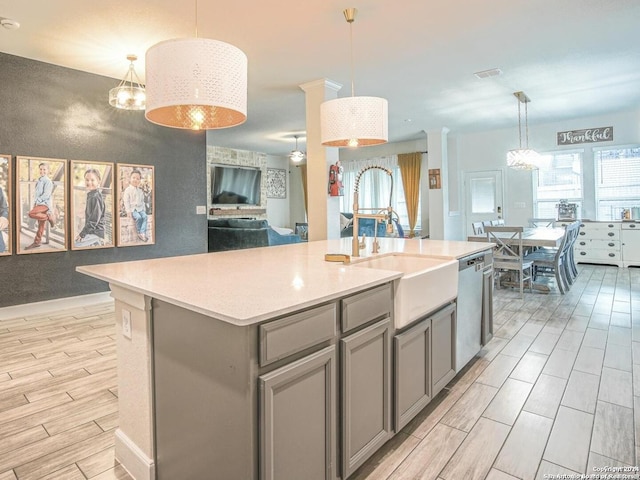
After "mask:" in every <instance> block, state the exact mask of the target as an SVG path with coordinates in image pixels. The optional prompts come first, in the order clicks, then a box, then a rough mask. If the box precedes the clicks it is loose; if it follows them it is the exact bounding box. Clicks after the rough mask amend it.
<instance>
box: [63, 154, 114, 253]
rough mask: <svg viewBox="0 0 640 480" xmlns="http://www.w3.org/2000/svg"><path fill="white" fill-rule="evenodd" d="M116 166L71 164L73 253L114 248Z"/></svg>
mask: <svg viewBox="0 0 640 480" xmlns="http://www.w3.org/2000/svg"><path fill="white" fill-rule="evenodd" d="M113 181H114V165H113V163H106V162H86V161H75V160H72V161H71V239H72V240H71V249H72V250H83V249H89V248H107V247H113V246H114V241H113V235H114V228H113V223H114V220H113V219H114V215H113V194H114V190H113Z"/></svg>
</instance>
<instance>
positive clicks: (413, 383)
mask: <svg viewBox="0 0 640 480" xmlns="http://www.w3.org/2000/svg"><path fill="white" fill-rule="evenodd" d="M393 344H394V345H393V346H394V360H395V362H394V368H395V372H394V373H395V375H394V378H395V385H394V386H395V390H394V391H395V403H394V404H395V415H394V422H395V430H396V432H399V431H400V430H401V429H402V428H403V427H404V426H405V425H406V424H407V423H409V422H410V421H411V419H412V418H413V417H415V416H416V414H417V413H418V412H419V411H420V410H422V409H423V408H424V407H425V406H426V405H427V404H428V403H429V402H430V401H431V318H427V319H425V320H423V321H421V322H419V323H418V324H417V325H415V326H413V327H411V328H410V329H409V330H407V331H406V332H403V333H401V334H399V335H396V336H395V337H393Z"/></svg>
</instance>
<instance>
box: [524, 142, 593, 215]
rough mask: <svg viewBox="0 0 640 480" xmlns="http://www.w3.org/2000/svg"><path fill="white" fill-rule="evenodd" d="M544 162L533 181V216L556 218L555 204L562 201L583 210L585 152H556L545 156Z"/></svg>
mask: <svg viewBox="0 0 640 480" xmlns="http://www.w3.org/2000/svg"><path fill="white" fill-rule="evenodd" d="M543 159H544V161H543V162H541V163H542V165H541V166H540V168H539V169H538V170H537V171H536V174H535V175H534V176H533V178H534V187H533V193H534V217H536V218H556V217H557V209H556V204H557V203H558V202H559V201H560V200H561V199H566V200H568V201H569V203H576V204H577V205H578V213H577V214H578V218H580V216H581V213H580V210H581V208H582V151H573V152H568V151H566V150H565V151H562V152H554V153H550V154H547V155H544V156H543Z"/></svg>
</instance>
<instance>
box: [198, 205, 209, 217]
mask: <svg viewBox="0 0 640 480" xmlns="http://www.w3.org/2000/svg"><path fill="white" fill-rule="evenodd" d="M206 213H207V207H206V206H204V205H196V215H205V214H206Z"/></svg>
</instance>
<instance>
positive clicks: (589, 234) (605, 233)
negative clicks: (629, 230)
mask: <svg viewBox="0 0 640 480" xmlns="http://www.w3.org/2000/svg"><path fill="white" fill-rule="evenodd" d="M610 239H611V240H619V239H620V229H619V228H617V229H607V230H605V229H599V230H582V229H581V230H580V233H579V234H578V241H580V240H610Z"/></svg>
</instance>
